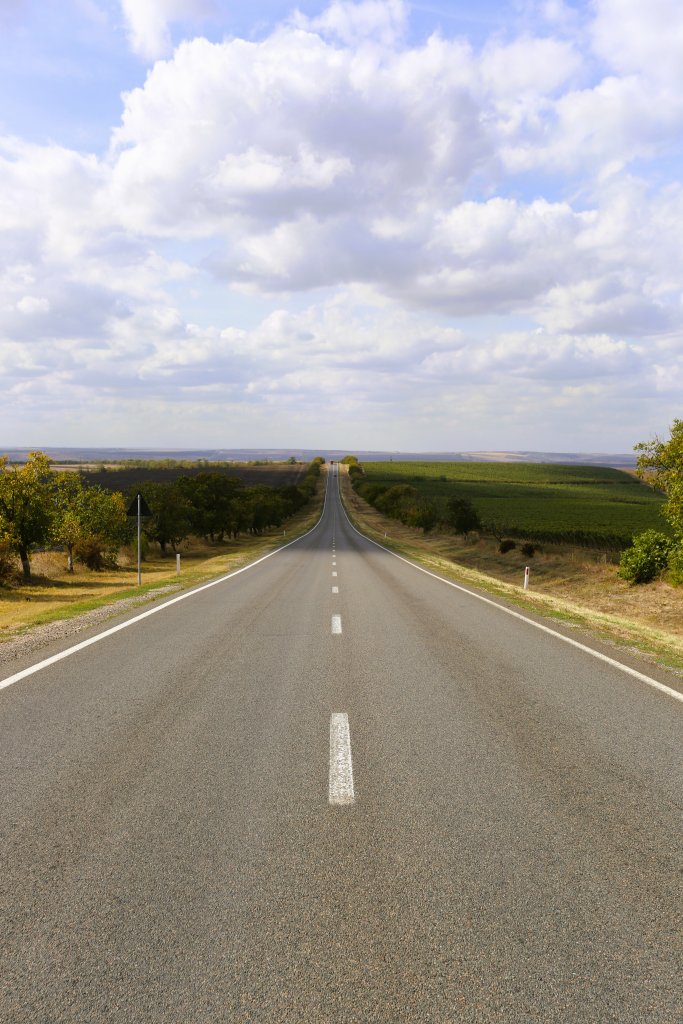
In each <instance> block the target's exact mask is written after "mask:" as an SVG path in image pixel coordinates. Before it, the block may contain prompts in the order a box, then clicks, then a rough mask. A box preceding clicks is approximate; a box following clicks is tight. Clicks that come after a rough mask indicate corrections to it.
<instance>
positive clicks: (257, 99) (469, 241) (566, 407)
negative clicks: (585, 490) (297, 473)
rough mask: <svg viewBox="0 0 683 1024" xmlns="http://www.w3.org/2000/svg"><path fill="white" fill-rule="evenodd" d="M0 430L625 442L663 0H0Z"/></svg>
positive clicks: (670, 382)
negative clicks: (295, 1) (470, 0)
mask: <svg viewBox="0 0 683 1024" xmlns="http://www.w3.org/2000/svg"><path fill="white" fill-rule="evenodd" d="M0 38H1V39H2V46H1V47H0V96H2V101H1V102H0V393H1V396H2V401H1V403H0V448H1V447H2V445H3V444H4V445H6V446H7V447H9V446H18V445H37V446H39V445H48V444H60V445H68V444H73V445H82V444H86V443H87V444H101V445H120V446H143V445H145V446H149V445H155V446H160V447H162V446H163V447H183V446H186V447H194V446H206V447H223V448H225V447H260V446H263V447H266V446H275V445H277V446H282V447H284V446H293V447H296V446H305V447H315V446H316V445H320V446H326V447H348V448H353V447H357V448H365V449H367V448H376V449H381V448H384V449H401V448H403V449H410V450H429V449H432V450H433V449H438V450H444V449H451V450H490V449H495V450H500V449H531V450H534V449H536V450H559V451H628V450H630V448H631V447H632V445H633V444H634V443H635V442H637V441H639V440H644V439H646V438H648V437H650V436H652V435H653V434H654V433H659V434H664V433H665V432H666V430H667V428H668V426H669V425H670V423H671V421H672V419H673V418H674V417H675V416H680V415H681V394H682V393H683V294H682V286H681V282H682V281H683V274H682V271H683V267H682V266H681V264H682V263H683V249H682V247H681V245H680V238H681V237H682V235H683V185H682V183H681V167H682V166H683V163H682V157H683V152H682V143H681V140H682V139H683V62H681V60H680V54H681V52H683V9H682V8H681V6H680V4H679V2H678V0H650V2H649V3H648V4H647V5H644V4H643V3H641V2H640V0H591V2H579V0H572V2H569V0H507V2H503V0H482V2H479V3H477V4H476V5H475V4H471V3H468V2H461V0H455V2H446V0H424V2H415V3H412V4H409V3H404V2H402V0H359V2H350V0H349V2H347V0H331V2H328V3H324V2H314V0H307V2H304V0H302V2H301V3H299V4H298V6H295V5H293V4H290V3H287V2H286V0H250V2H249V3H246V2H244V0H41V2H38V0H4V2H3V3H1V4H0Z"/></svg>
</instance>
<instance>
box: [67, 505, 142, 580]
mask: <svg viewBox="0 0 683 1024" xmlns="http://www.w3.org/2000/svg"><path fill="white" fill-rule="evenodd" d="M80 521H81V535H80V537H79V539H78V540H77V541H76V544H75V545H74V553H75V555H76V557H77V558H78V559H79V561H81V562H83V563H85V565H87V567H88V568H89V569H106V568H114V567H115V566H116V558H117V555H118V550H119V547H120V546H121V544H122V543H123V542H124V540H125V538H126V534H127V532H128V529H129V522H128V518H127V516H126V503H125V500H124V497H123V495H122V494H121V492H120V491H108V490H106V489H105V488H104V487H99V486H93V487H84V488H83V496H82V499H81V505H80Z"/></svg>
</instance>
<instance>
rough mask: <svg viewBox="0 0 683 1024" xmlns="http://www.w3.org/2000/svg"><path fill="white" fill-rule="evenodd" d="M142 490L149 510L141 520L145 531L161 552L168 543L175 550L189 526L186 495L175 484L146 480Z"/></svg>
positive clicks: (188, 505)
mask: <svg viewBox="0 0 683 1024" xmlns="http://www.w3.org/2000/svg"><path fill="white" fill-rule="evenodd" d="M136 493H137V491H136ZM142 493H143V494H144V497H145V500H146V502H147V504H148V505H149V508H150V511H151V513H152V514H151V516H149V517H148V518H147V519H145V521H144V531H145V534H146V535H147V537H148V538H149V539H150V540H153V541H156V542H157V543H158V545H159V547H160V548H161V552H162V554H163V553H165V551H166V546H167V545H168V544H170V545H171V547H172V548H173V550H174V551H176V549H177V547H178V544H180V542H181V541H183V540H185V538H186V537H187V536H188V534H189V532H190V529H191V522H190V519H191V513H192V508H191V505H190V502H189V501H188V498H187V496H186V495H185V494H183V492H182V490H181V489H180V488H179V487H177V486H176V484H175V483H158V482H150V483H146V484H144V485H143V488H142Z"/></svg>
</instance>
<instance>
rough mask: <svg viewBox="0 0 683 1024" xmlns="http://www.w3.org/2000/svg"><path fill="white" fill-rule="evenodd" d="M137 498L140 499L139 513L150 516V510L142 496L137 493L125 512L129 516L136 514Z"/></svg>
mask: <svg viewBox="0 0 683 1024" xmlns="http://www.w3.org/2000/svg"><path fill="white" fill-rule="evenodd" d="M138 498H139V499H140V515H141V516H151V514H152V510H151V509H150V507H149V505H148V504H147V502H146V501H145V499H144V498H143V496H142V495H141V494H137V495H136V496H135V497H134V498H133V500H132V501H131V503H130V508H129V509H128V512H127V513H126V514H127V515H129V516H136V515H137V514H138Z"/></svg>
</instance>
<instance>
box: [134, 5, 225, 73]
mask: <svg viewBox="0 0 683 1024" xmlns="http://www.w3.org/2000/svg"><path fill="white" fill-rule="evenodd" d="M121 9H122V11H123V15H124V18H125V21H126V26H127V29H128V38H129V40H130V46H131V49H132V50H133V52H134V53H137V54H139V56H141V57H145V58H147V59H150V60H156V59H157V58H158V57H163V56H165V55H166V54H168V53H169V52H170V51H171V32H170V25H171V24H172V23H173V22H176V21H191V20H201V19H203V18H206V17H207V16H209V15H210V14H211V13H212V12H213V10H214V3H213V0H121Z"/></svg>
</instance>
